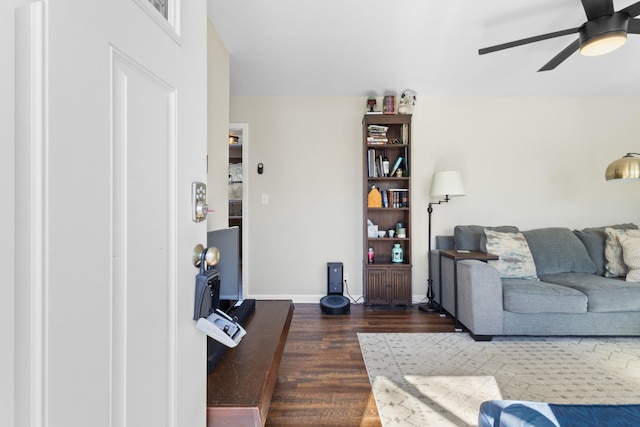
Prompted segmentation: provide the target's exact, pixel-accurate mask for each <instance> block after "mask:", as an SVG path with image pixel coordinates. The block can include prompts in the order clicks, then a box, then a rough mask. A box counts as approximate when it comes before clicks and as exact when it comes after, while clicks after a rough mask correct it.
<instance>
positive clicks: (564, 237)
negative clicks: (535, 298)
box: [522, 227, 596, 275]
mask: <svg viewBox="0 0 640 427" xmlns="http://www.w3.org/2000/svg"><path fill="white" fill-rule="evenodd" d="M522 234H524V237H525V238H526V239H527V242H529V248H531V254H532V255H533V260H534V261H535V263H536V269H537V271H538V275H544V274H558V273H595V272H596V265H595V264H594V263H593V261H592V260H591V258H590V257H589V253H588V252H587V249H586V248H585V247H584V245H583V244H582V242H581V241H580V239H578V237H576V235H575V234H573V232H572V231H571V230H569V229H568V228H562V227H550V228H540V229H537V230H529V231H524V232H523V233H522Z"/></svg>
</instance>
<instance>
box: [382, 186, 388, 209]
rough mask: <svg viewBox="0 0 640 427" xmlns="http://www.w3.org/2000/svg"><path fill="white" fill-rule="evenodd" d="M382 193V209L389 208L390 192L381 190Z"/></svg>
mask: <svg viewBox="0 0 640 427" xmlns="http://www.w3.org/2000/svg"><path fill="white" fill-rule="evenodd" d="M380 193H381V194H382V207H383V208H388V207H389V192H388V191H387V190H381V191H380Z"/></svg>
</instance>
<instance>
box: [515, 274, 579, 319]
mask: <svg viewBox="0 0 640 427" xmlns="http://www.w3.org/2000/svg"><path fill="white" fill-rule="evenodd" d="M587 302H588V301H587V296H586V295H585V294H583V293H582V292H580V291H578V290H576V289H572V288H569V287H566V286H560V285H556V284H553V283H546V282H544V281H538V280H535V281H534V280H522V279H502V304H503V307H504V310H505V311H510V312H512V313H586V311H587Z"/></svg>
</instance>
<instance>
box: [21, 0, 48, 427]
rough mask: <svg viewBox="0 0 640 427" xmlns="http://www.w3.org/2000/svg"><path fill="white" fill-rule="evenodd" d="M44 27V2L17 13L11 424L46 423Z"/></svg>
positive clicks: (45, 68) (23, 8) (46, 258)
mask: <svg viewBox="0 0 640 427" xmlns="http://www.w3.org/2000/svg"><path fill="white" fill-rule="evenodd" d="M46 46H47V25H46V9H45V4H44V2H43V1H41V0H40V1H35V2H32V3H30V4H28V5H26V6H24V7H21V8H18V9H17V10H16V48H15V52H16V73H15V76H16V141H15V142H16V204H15V208H16V215H15V218H16V302H17V304H16V310H15V313H16V333H15V337H16V358H15V360H16V384H27V386H26V389H22V388H21V389H18V390H17V392H16V420H17V421H19V422H20V421H22V422H23V423H27V424H28V425H29V426H31V427H37V426H44V425H45V420H46V419H47V412H48V408H47V400H48V399H47V375H48V372H47V359H46V355H47V336H48V331H47V323H46V318H47V277H48V261H49V257H48V253H49V252H48V249H49V248H48V247H47V244H48V242H47V238H46V236H47V214H48V213H47V212H48V210H47V194H48V188H47V185H46V182H47V180H46V175H47V162H46V158H47V157H46V156H47V131H48V127H47V110H46V105H47V80H46V73H47V59H46V55H47V52H46Z"/></svg>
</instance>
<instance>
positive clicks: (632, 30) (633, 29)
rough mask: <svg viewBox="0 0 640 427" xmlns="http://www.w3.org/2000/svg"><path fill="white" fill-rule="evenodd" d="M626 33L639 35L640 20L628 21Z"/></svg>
mask: <svg viewBox="0 0 640 427" xmlns="http://www.w3.org/2000/svg"><path fill="white" fill-rule="evenodd" d="M628 25H629V26H628V27H627V33H629V34H640V19H629V24H628Z"/></svg>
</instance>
